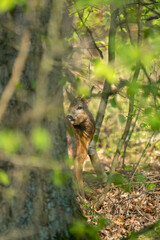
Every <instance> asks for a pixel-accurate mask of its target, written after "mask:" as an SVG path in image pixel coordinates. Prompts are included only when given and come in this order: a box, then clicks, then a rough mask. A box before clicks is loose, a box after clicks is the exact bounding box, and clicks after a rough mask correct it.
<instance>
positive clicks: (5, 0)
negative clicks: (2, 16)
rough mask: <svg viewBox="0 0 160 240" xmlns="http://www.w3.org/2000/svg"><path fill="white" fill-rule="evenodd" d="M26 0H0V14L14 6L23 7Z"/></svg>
mask: <svg viewBox="0 0 160 240" xmlns="http://www.w3.org/2000/svg"><path fill="white" fill-rule="evenodd" d="M24 3H26V0H1V1H0V12H5V11H8V10H11V9H13V8H14V7H15V6H16V5H23V4H24Z"/></svg>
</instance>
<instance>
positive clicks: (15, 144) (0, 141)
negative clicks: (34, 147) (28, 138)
mask: <svg viewBox="0 0 160 240" xmlns="http://www.w3.org/2000/svg"><path fill="white" fill-rule="evenodd" d="M23 143H24V137H23V135H22V133H21V132H19V131H13V130H9V129H4V130H1V131H0V149H1V150H3V151H5V152H6V153H16V152H17V151H18V150H20V149H21V147H23Z"/></svg>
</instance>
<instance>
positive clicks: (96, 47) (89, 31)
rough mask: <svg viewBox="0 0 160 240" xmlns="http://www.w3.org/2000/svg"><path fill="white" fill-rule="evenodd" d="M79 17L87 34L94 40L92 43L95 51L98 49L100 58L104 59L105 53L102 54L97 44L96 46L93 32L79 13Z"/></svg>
mask: <svg viewBox="0 0 160 240" xmlns="http://www.w3.org/2000/svg"><path fill="white" fill-rule="evenodd" d="M78 16H79V18H80V20H81V22H82V23H83V26H84V27H85V28H86V30H87V32H88V33H89V35H90V37H91V40H92V43H93V45H94V47H95V49H97V51H98V53H99V55H100V57H101V58H102V59H103V53H102V51H101V50H100V48H99V47H98V46H97V44H96V42H95V40H94V37H93V34H92V31H91V30H90V28H89V27H88V26H87V25H86V24H85V22H84V21H83V19H82V17H81V15H80V13H79V12H78Z"/></svg>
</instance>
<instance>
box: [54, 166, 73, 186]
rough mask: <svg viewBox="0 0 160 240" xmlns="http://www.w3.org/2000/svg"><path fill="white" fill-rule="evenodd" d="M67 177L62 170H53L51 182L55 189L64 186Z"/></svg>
mask: <svg viewBox="0 0 160 240" xmlns="http://www.w3.org/2000/svg"><path fill="white" fill-rule="evenodd" d="M68 177H69V175H67V174H65V173H64V172H63V171H62V170H60V169H55V170H54V171H53V178H52V179H53V182H54V184H55V185H56V186H57V187H60V186H62V185H63V184H65V182H66V181H67V179H68Z"/></svg>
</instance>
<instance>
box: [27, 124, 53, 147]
mask: <svg viewBox="0 0 160 240" xmlns="http://www.w3.org/2000/svg"><path fill="white" fill-rule="evenodd" d="M31 140H32V143H33V145H34V147H35V148H36V149H37V150H40V151H46V150H48V149H49V148H50V145H51V136H50V134H49V132H48V131H47V130H46V129H44V128H40V127H37V128H34V129H33V130H32V132H31Z"/></svg>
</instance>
